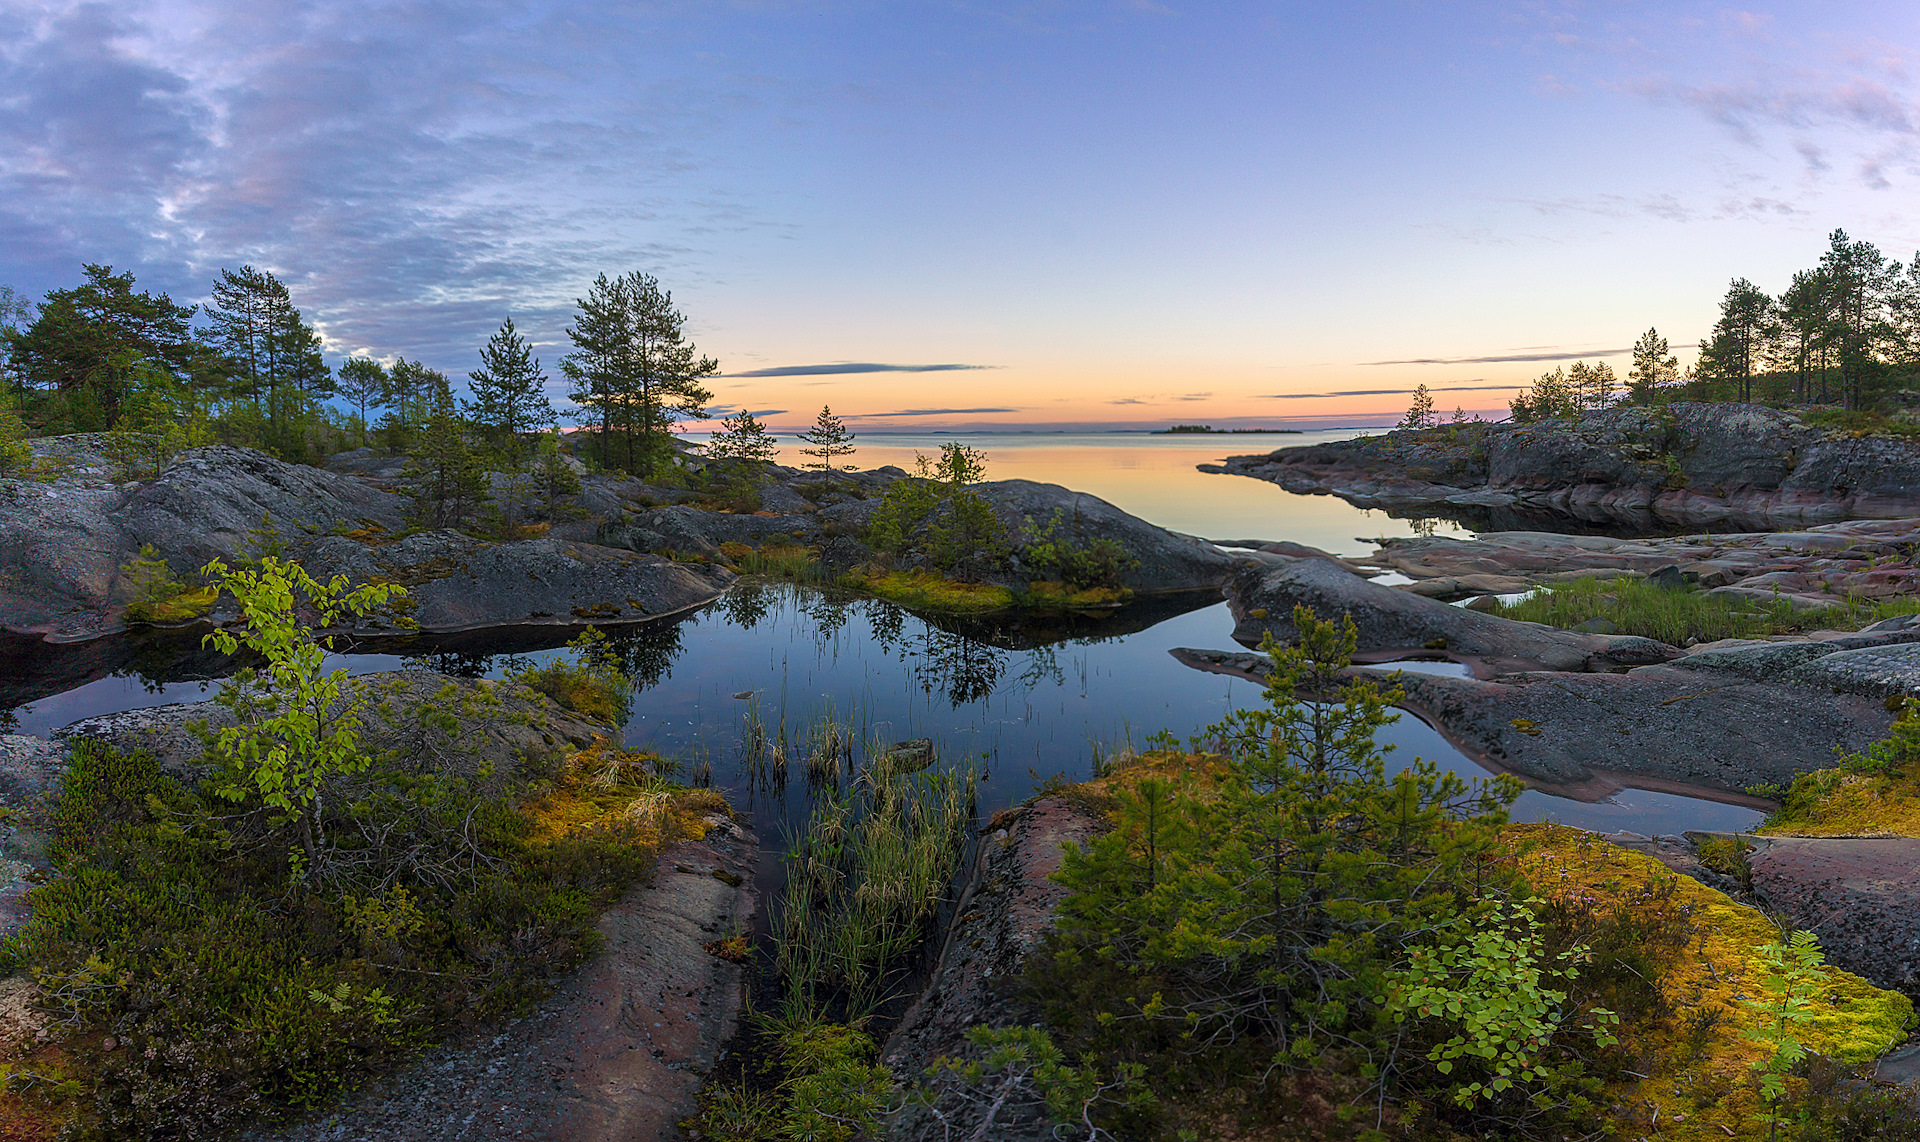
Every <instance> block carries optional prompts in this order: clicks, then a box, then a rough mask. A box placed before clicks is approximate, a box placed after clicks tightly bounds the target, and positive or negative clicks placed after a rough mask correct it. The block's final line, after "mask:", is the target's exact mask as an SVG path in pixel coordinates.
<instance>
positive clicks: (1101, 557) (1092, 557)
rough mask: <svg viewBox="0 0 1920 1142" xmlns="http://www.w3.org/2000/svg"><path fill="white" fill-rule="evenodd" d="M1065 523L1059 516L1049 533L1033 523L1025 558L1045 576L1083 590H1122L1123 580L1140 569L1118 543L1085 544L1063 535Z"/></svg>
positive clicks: (1102, 540)
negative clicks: (1037, 527) (1055, 578)
mask: <svg viewBox="0 0 1920 1142" xmlns="http://www.w3.org/2000/svg"><path fill="white" fill-rule="evenodd" d="M1064 520H1065V514H1064V513H1062V512H1055V513H1054V514H1053V519H1051V520H1049V521H1048V523H1047V526H1046V528H1045V530H1040V529H1036V528H1034V527H1033V526H1032V525H1031V523H1029V525H1028V528H1027V543H1026V546H1025V547H1023V548H1022V549H1021V552H1020V556H1021V558H1022V559H1024V560H1025V561H1026V562H1027V563H1028V564H1029V565H1030V566H1032V567H1033V568H1035V569H1036V570H1038V571H1040V572H1042V573H1043V574H1051V575H1055V576H1057V577H1058V578H1059V579H1060V581H1061V582H1063V583H1065V584H1067V585H1068V586H1070V587H1076V588H1080V589H1082V590H1085V589H1088V588H1100V587H1105V588H1110V589H1111V588H1118V587H1120V585H1121V582H1120V580H1121V576H1123V575H1125V574H1126V573H1127V572H1128V571H1131V570H1133V569H1134V568H1136V567H1138V566H1140V560H1138V559H1136V558H1135V557H1134V556H1133V555H1132V554H1131V553H1130V552H1128V551H1127V549H1126V548H1125V547H1123V546H1122V545H1121V544H1120V543H1119V542H1118V541H1117V540H1112V539H1107V538H1105V537H1104V536H1096V537H1094V538H1093V539H1087V540H1081V539H1078V538H1076V537H1075V536H1074V535H1072V534H1067V535H1063V534H1061V526H1062V524H1063V522H1064Z"/></svg>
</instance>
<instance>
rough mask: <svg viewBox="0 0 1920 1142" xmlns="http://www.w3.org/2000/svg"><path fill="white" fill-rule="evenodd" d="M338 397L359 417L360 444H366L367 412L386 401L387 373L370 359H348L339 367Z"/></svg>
mask: <svg viewBox="0 0 1920 1142" xmlns="http://www.w3.org/2000/svg"><path fill="white" fill-rule="evenodd" d="M340 395H341V396H343V397H345V398H347V401H348V403H350V404H352V405H353V407H354V410H355V412H356V413H357V414H358V416H359V417H360V443H362V444H365V443H366V442H367V410H368V409H370V408H373V409H377V408H379V407H380V406H381V405H383V404H385V403H386V400H387V371H386V370H385V369H383V368H381V367H380V362H378V361H376V360H374V359H373V358H371V357H348V358H347V359H346V361H345V363H343V364H342V365H341V366H340Z"/></svg>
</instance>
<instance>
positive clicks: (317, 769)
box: [201, 555, 406, 875]
mask: <svg viewBox="0 0 1920 1142" xmlns="http://www.w3.org/2000/svg"><path fill="white" fill-rule="evenodd" d="M201 574H202V575H204V576H206V577H207V579H208V580H209V581H211V582H213V583H215V584H217V585H218V586H220V587H221V588H223V589H225V590H226V591H228V592H230V593H231V594H232V595H233V597H234V599H235V600H236V601H237V602H238V603H239V604H240V610H241V614H242V615H244V616H245V622H244V624H243V625H242V626H241V628H240V631H239V633H238V634H235V633H231V632H229V631H225V630H219V631H215V632H214V633H212V634H210V635H207V636H206V638H205V639H204V640H202V641H204V642H206V643H208V644H210V645H212V646H214V647H216V648H218V649H219V651H220V652H221V653H222V654H233V653H234V652H236V651H238V650H239V649H240V647H242V646H245V647H247V648H248V649H249V650H252V651H255V652H256V653H258V654H260V655H261V656H262V657H263V658H265V659H266V664H267V665H266V678H265V685H255V684H253V679H252V678H251V677H249V676H247V675H243V676H242V677H241V678H240V679H238V680H236V681H235V682H234V683H232V684H230V685H229V686H228V687H227V689H226V690H224V691H223V692H222V694H221V696H220V701H221V702H222V703H223V704H225V705H226V706H227V707H228V708H230V709H231V710H232V711H233V712H234V714H235V715H236V716H237V717H238V718H239V719H240V724H239V725H238V726H229V727H226V728H225V729H222V730H221V731H220V732H219V734H218V735H217V736H216V737H215V738H214V742H213V750H212V752H213V753H214V755H215V756H216V757H218V758H220V759H221V760H222V761H224V762H225V765H226V768H225V769H224V770H222V771H221V772H220V773H219V774H217V775H216V776H215V778H214V781H215V786H214V788H215V791H216V792H218V793H219V794H220V795H221V796H222V797H225V798H227V799H228V800H232V801H243V800H246V799H247V798H248V797H252V796H256V795H257V796H258V797H259V798H260V799H261V800H262V801H264V802H265V803H266V804H267V805H268V806H269V807H271V808H274V809H278V810H279V811H280V812H282V813H285V814H287V816H288V817H289V818H290V819H291V821H292V823H293V824H294V825H295V829H296V835H297V837H298V838H299V842H300V849H301V856H302V857H303V858H304V863H305V866H306V871H307V872H308V874H309V875H313V874H315V873H317V872H318V871H319V870H320V867H321V861H322V858H323V857H324V851H323V847H322V846H323V843H324V840H325V838H324V836H323V835H322V833H321V830H320V820H321V816H320V815H321V809H322V802H321V798H322V795H323V794H324V792H325V790H326V787H327V784H328V783H329V782H330V781H331V780H332V779H333V778H334V777H336V776H340V775H344V774H352V773H359V772H361V771H363V770H365V769H366V768H367V767H368V766H369V765H371V764H372V760H373V759H372V757H371V756H370V755H369V754H367V753H366V752H364V751H363V750H361V749H360V735H359V731H360V715H359V710H358V702H357V701H356V700H355V695H354V693H353V689H352V683H350V682H348V681H347V672H346V671H345V670H335V671H333V672H331V673H329V672H327V671H326V670H324V669H323V667H324V665H325V663H326V656H327V652H328V651H330V650H332V649H333V640H332V638H331V637H323V638H315V637H314V634H313V630H314V628H316V627H317V628H320V629H325V628H327V627H331V626H333V625H334V623H335V622H337V621H338V620H339V619H340V617H341V616H343V615H349V614H350V615H364V614H366V613H367V612H368V611H370V610H372V609H373V608H374V607H377V606H379V605H381V604H382V603H385V602H386V601H387V600H388V599H390V598H393V597H394V596H396V595H404V594H406V590H405V588H402V587H398V586H393V585H391V584H380V585H366V586H361V587H356V588H354V589H353V590H351V591H349V590H347V577H346V576H345V575H336V576H334V577H333V579H332V580H331V581H329V582H326V583H320V582H316V581H315V580H314V579H313V577H312V576H310V575H308V574H307V572H306V571H305V569H303V568H302V567H301V566H300V565H299V564H298V563H282V562H281V561H280V560H278V559H276V558H274V557H273V556H271V555H269V556H267V557H266V558H265V559H263V560H261V561H260V565H259V567H258V568H257V569H256V568H244V569H241V570H237V571H236V570H232V569H230V568H228V567H227V565H226V564H225V563H222V562H221V561H220V560H218V559H216V560H214V561H213V562H211V563H209V564H207V565H206V567H204V568H203V569H202V570H201ZM301 609H306V610H307V611H309V612H310V614H311V619H310V621H308V622H303V621H302V620H301V616H300V615H299V613H298V612H299V611H300V610H301Z"/></svg>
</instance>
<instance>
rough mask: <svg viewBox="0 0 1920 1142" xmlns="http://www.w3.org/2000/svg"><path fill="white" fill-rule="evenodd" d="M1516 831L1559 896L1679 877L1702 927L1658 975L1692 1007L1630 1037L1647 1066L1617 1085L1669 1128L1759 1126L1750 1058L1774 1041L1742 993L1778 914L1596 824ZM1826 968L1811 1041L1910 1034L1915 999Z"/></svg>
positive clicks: (1679, 893) (1578, 896) (1808, 1033)
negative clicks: (1681, 871) (1764, 1039)
mask: <svg viewBox="0 0 1920 1142" xmlns="http://www.w3.org/2000/svg"><path fill="white" fill-rule="evenodd" d="M1507 832H1508V835H1509V837H1510V838H1511V839H1512V841H1513V844H1514V849H1513V857H1512V860H1513V862H1514V864H1515V865H1516V867H1517V868H1518V869H1519V871H1520V873H1521V875H1523V876H1524V877H1525V878H1526V879H1527V880H1528V881H1529V882H1530V883H1531V884H1533V886H1534V888H1535V891H1537V892H1538V893H1539V894H1540V895H1541V896H1542V897H1544V898H1547V899H1550V900H1551V899H1560V900H1573V901H1578V902H1581V903H1583V904H1586V905H1588V906H1590V907H1594V908H1601V907H1610V906H1614V905H1617V904H1619V903H1622V902H1625V901H1627V900H1628V899H1629V898H1630V897H1631V896H1632V895H1633V894H1634V893H1637V892H1642V891H1644V890H1645V888H1646V887H1647V886H1649V885H1653V884H1661V885H1662V887H1663V890H1664V887H1665V883H1664V882H1668V881H1671V882H1672V883H1671V888H1672V891H1673V893H1674V897H1675V899H1676V901H1677V902H1678V904H1679V906H1680V907H1682V908H1684V909H1685V910H1686V913H1687V916H1688V919H1689V920H1690V921H1691V923H1692V925H1693V936H1692V938H1691V939H1690V940H1689V941H1688V942H1687V945H1686V947H1685V948H1684V950H1682V951H1681V952H1680V954H1679V955H1678V956H1677V957H1675V958H1674V959H1673V960H1672V962H1671V963H1669V964H1668V965H1667V969H1666V972H1665V974H1664V975H1663V977H1662V978H1661V980H1660V984H1661V987H1662V988H1663V989H1664V991H1665V992H1666V995H1667V998H1668V999H1669V1000H1670V1001H1671V1002H1672V1005H1673V1007H1674V1008H1675V1010H1677V1011H1678V1012H1681V1013H1682V1015H1681V1017H1680V1018H1678V1019H1675V1020H1673V1021H1671V1023H1670V1024H1669V1025H1665V1026H1654V1027H1648V1028H1644V1029H1642V1030H1641V1031H1640V1034H1639V1035H1638V1037H1637V1038H1636V1040H1635V1041H1634V1042H1633V1043H1632V1044H1630V1045H1631V1046H1633V1047H1634V1048H1635V1049H1636V1050H1638V1051H1639V1052H1640V1053H1641V1066H1640V1067H1639V1068H1637V1069H1638V1070H1639V1071H1640V1072H1641V1073H1643V1074H1645V1075H1647V1076H1648V1077H1647V1078H1646V1079H1644V1080H1633V1081H1630V1082H1629V1083H1627V1084H1624V1085H1622V1086H1621V1087H1620V1088H1619V1089H1618V1090H1617V1091H1616V1094H1617V1096H1618V1097H1619V1100H1620V1103H1621V1104H1622V1105H1625V1106H1631V1107H1636V1108H1640V1110H1642V1111H1647V1110H1651V1109H1652V1108H1658V1112H1659V1118H1658V1121H1659V1123H1660V1125H1661V1129H1660V1137H1662V1138H1668V1139H1695V1138H1700V1139H1706V1138H1727V1137H1729V1136H1731V1137H1739V1138H1751V1137H1755V1134H1754V1131H1755V1129H1756V1127H1755V1126H1754V1123H1755V1122H1756V1115H1757V1114H1758V1112H1759V1102H1758V1099H1757V1096H1756V1093H1755V1088H1754V1085H1753V1083H1752V1081H1751V1076H1752V1071H1751V1064H1752V1063H1753V1062H1754V1060H1756V1059H1759V1058H1761V1057H1762V1055H1763V1054H1764V1053H1765V1051H1764V1049H1763V1048H1761V1047H1760V1046H1758V1045H1756V1044H1754V1043H1750V1042H1748V1041H1747V1040H1746V1039H1745V1038H1744V1037H1743V1033H1744V1032H1746V1031H1747V1030H1749V1029H1751V1028H1754V1027H1757V1025H1758V1020H1757V1017H1756V1016H1755V1015H1754V1014H1753V1013H1752V1012H1749V1011H1748V1010H1747V1009H1746V1008H1745V1007H1744V1006H1743V1005H1742V1004H1741V1002H1740V997H1743V996H1752V997H1758V996H1760V995H1761V994H1762V992H1761V982H1760V981H1761V979H1762V977H1763V976H1764V974H1765V970H1766V969H1765V967H1764V965H1763V964H1762V963H1761V962H1760V960H1759V958H1758V956H1757V955H1756V953H1755V949H1757V948H1758V947H1760V946H1761V945H1762V944H1765V943H1768V942H1770V941H1772V940H1774V939H1775V938H1776V937H1777V935H1778V933H1777V931H1776V929H1775V928H1774V926H1773V923H1772V922H1771V921H1769V920H1768V919H1767V918H1766V917H1765V916H1763V915H1762V914H1761V913H1760V912H1759V911H1757V910H1756V909H1753V908H1750V907H1748V906H1746V905H1744V904H1739V903H1736V902H1735V901H1733V900H1732V899H1730V898H1729V897H1727V896H1726V895H1725V894H1724V893H1720V892H1716V891H1714V890H1713V889H1711V888H1708V887H1706V886H1705V885H1703V884H1700V883H1699V882H1697V881H1694V880H1692V879H1690V878H1687V877H1677V876H1675V875H1674V874H1673V873H1671V872H1669V871H1668V870H1667V868H1666V867H1665V866H1664V865H1662V864H1660V862H1658V861H1656V860H1654V859H1653V858H1651V857H1648V856H1644V855H1642V854H1640V853H1636V852H1633V851H1631V850H1629V849H1624V848H1621V847H1619V846H1618V845H1614V844H1612V843H1610V842H1608V841H1605V840H1602V839H1600V838H1599V837H1597V836H1595V835H1594V834H1592V833H1587V832H1582V831H1581V830H1578V829H1569V828H1566V827H1564V826H1560V825H1511V826H1508V830H1507ZM1826 970H1827V973H1828V974H1827V984H1826V987H1825V988H1823V989H1822V993H1821V996H1820V997H1819V999H1818V1000H1816V1002H1815V1005H1814V1012H1813V1021H1812V1023H1810V1024H1809V1025H1807V1026H1806V1027H1805V1028H1804V1029H1803V1030H1802V1031H1801V1033H1800V1034H1801V1038H1802V1040H1803V1041H1804V1042H1805V1043H1806V1044H1807V1046H1808V1047H1809V1048H1810V1049H1811V1050H1813V1051H1816V1052H1818V1053H1820V1054H1822V1055H1825V1056H1827V1057H1828V1058H1832V1059H1835V1060H1838V1061H1840V1062H1846V1063H1859V1062H1866V1061H1868V1060H1871V1059H1875V1058H1878V1057H1879V1056H1880V1055H1882V1054H1884V1053H1885V1052H1886V1051H1887V1050H1888V1049H1890V1048H1891V1047H1893V1046H1894V1045H1896V1044H1898V1043H1899V1042H1900V1041H1901V1040H1902V1039H1903V1038H1905V1029H1906V1027H1907V1026H1909V1025H1910V1024H1911V1023H1912V1022H1913V1003H1912V1001H1911V1000H1909V999H1908V998H1907V997H1906V996H1904V995H1901V994H1900V993H1898V992H1892V991H1882V990H1880V989H1879V988H1877V987H1874V986H1873V985H1872V984H1870V983H1868V982H1867V981H1866V980H1863V979H1861V978H1860V977H1859V976H1856V975H1852V974H1849V973H1847V972H1843V971H1840V970H1839V969H1837V968H1828V969H1826ZM1636 1113H1637V1112H1636ZM1643 1121H1644V1120H1643Z"/></svg>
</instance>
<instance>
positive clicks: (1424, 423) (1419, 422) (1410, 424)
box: [1400, 385, 1436, 428]
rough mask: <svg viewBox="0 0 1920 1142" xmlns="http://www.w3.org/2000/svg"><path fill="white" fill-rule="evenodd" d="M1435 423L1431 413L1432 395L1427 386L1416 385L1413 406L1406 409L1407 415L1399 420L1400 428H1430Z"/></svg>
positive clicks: (1433, 415)
mask: <svg viewBox="0 0 1920 1142" xmlns="http://www.w3.org/2000/svg"><path fill="white" fill-rule="evenodd" d="M1435 423H1436V417H1435V414H1434V411H1433V394H1432V393H1430V392H1428V391H1427V386H1425V385H1417V386H1415V387H1414V390H1413V404H1412V405H1411V406H1410V407H1409V408H1408V409H1407V415H1406V416H1404V417H1402V418H1401V419H1400V427H1401V428H1432V427H1433V426H1434V424H1435Z"/></svg>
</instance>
